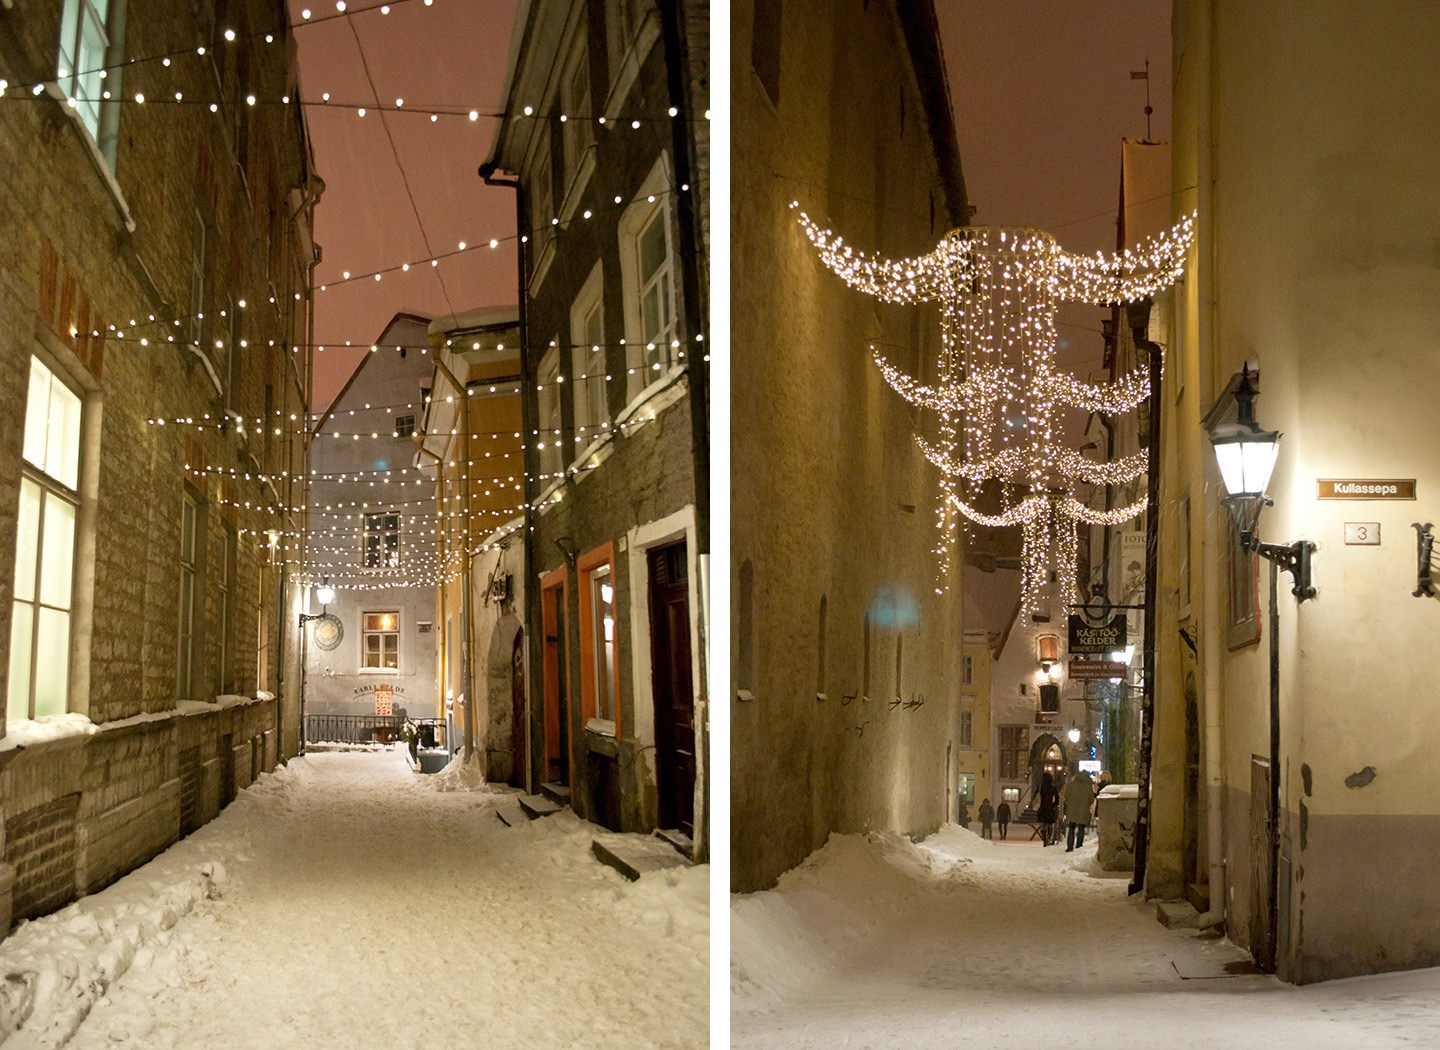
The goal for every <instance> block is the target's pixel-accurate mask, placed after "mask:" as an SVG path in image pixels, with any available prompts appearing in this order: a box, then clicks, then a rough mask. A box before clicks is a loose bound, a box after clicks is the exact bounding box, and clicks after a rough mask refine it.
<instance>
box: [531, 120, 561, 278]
mask: <svg viewBox="0 0 1440 1050" xmlns="http://www.w3.org/2000/svg"><path fill="white" fill-rule="evenodd" d="M527 167H528V169H529V171H530V179H529V186H528V187H527V189H528V191H529V200H530V222H531V224H532V226H533V227H534V228H533V229H532V230H530V257H531V258H532V259H534V260H535V265H534V269H533V270H532V271H531V277H530V283H531V293H532V294H533V293H534V292H535V290H537V289H538V288H539V287H540V282H541V281H542V280H543V279H544V277H545V274H546V273H547V272H548V271H549V269H550V257H551V253H549V252H547V249H549V248H551V247H552V246H553V243H554V240H555V228H554V223H553V222H552V220H553V219H554V218H555V214H556V204H555V168H554V164H553V159H552V156H551V153H550V131H549V122H548V121H543V120H541V121H536V131H535V148H534V151H533V152H532V153H531V155H530V163H529V164H528V165H527Z"/></svg>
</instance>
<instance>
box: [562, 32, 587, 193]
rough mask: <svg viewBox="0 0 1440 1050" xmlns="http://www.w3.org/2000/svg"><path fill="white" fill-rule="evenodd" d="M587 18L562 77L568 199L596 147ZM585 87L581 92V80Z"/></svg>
mask: <svg viewBox="0 0 1440 1050" xmlns="http://www.w3.org/2000/svg"><path fill="white" fill-rule="evenodd" d="M588 42H589V41H588V39H587V36H586V33H585V17H584V15H583V14H582V15H581V16H580V19H579V22H578V24H577V26H576V28H575V31H574V35H573V43H572V44H571V46H570V56H569V59H568V60H567V61H566V63H565V67H564V71H563V72H562V74H561V76H560V91H559V97H560V113H561V114H563V115H564V116H565V118H566V120H565V122H564V123H563V124H561V125H560V143H561V146H560V148H561V151H562V161H563V166H564V171H565V187H566V192H565V197H566V198H567V199H568V198H569V197H570V195H571V193H572V190H571V188H570V187H571V186H572V185H573V184H574V183H575V181H576V176H577V175H578V174H579V173H580V169H581V168H582V167H583V166H584V162H585V154H586V153H587V152H588V151H589V149H590V147H591V146H593V145H594V143H595V125H594V124H593V123H591V119H592V118H593V117H594V116H595V103H594V98H595V92H594V87H593V85H592V83H591V78H590V49H589V48H588V47H587V46H586V45H587V44H588ZM579 78H583V80H584V84H583V86H582V87H581V89H580V90H579V91H578V92H577V91H576V90H575V84H576V81H577V79H579Z"/></svg>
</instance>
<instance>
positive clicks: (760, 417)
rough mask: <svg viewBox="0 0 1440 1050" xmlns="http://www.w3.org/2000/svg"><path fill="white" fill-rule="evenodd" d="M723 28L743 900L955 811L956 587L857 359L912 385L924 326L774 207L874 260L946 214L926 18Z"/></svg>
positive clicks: (900, 406) (953, 208) (788, 16)
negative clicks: (807, 863)
mask: <svg viewBox="0 0 1440 1050" xmlns="http://www.w3.org/2000/svg"><path fill="white" fill-rule="evenodd" d="M731 17H732V23H731V87H732V116H731V121H732V125H733V126H734V127H735V128H736V129H737V134H736V136H735V142H734V149H733V158H734V174H733V183H732V200H733V202H734V206H733V208H732V222H731V260H732V273H731V281H732V285H731V287H732V295H731V300H732V301H731V325H732V339H731V342H732V347H733V360H732V364H731V370H730V371H731V382H732V387H731V403H732V405H733V406H734V409H733V419H734V421H733V423H732V433H733V438H732V442H731V461H730V462H731V486H732V495H731V515H732V525H731V579H730V581H729V586H730V589H731V596H732V597H731V627H730V629H731V667H732V670H731V675H732V685H733V687H734V698H733V699H734V704H733V706H732V709H731V710H732V716H731V791H730V807H731V808H730V819H731V844H732V845H731V884H732V887H733V888H734V889H735V890H737V891H751V890H758V889H762V888H765V887H768V886H770V885H773V884H774V882H775V879H776V878H777V877H778V876H779V875H780V874H781V873H782V872H784V871H785V870H787V869H789V868H792V867H794V866H795V865H797V864H799V863H800V862H801V861H802V860H804V858H805V857H806V856H807V855H808V854H809V853H811V852H812V851H814V850H816V849H818V848H819V847H821V846H823V845H824V844H825V840H826V838H827V837H828V836H829V835H830V834H831V833H832V832H860V831H866V830H891V831H897V832H902V833H906V834H916V835H918V834H924V833H927V832H930V831H934V830H935V829H936V828H938V827H939V826H940V824H941V823H943V822H944V821H946V820H947V819H951V820H953V819H954V817H955V815H956V799H955V785H956V784H957V783H958V772H959V766H958V764H957V762H958V757H957V756H958V754H959V751H960V748H959V740H958V733H959V729H960V724H961V719H960V714H961V710H962V704H961V696H962V691H963V686H962V684H961V682H962V656H963V636H962V619H963V617H962V581H961V574H960V572H959V571H958V569H957V571H955V572H954V573H953V575H952V576H951V578H949V579H945V580H937V578H936V559H935V557H934V556H933V554H932V551H933V549H934V547H935V545H936V539H937V536H936V526H935V514H934V512H933V507H934V504H935V499H936V494H937V493H938V491H939V485H938V473H937V472H936V471H935V470H934V469H933V468H932V467H930V465H929V464H928V463H927V462H926V460H925V459H924V457H923V456H922V455H921V454H920V453H919V451H918V450H917V449H916V447H915V442H914V440H913V436H912V435H913V434H914V432H915V431H916V429H917V426H918V425H919V423H920V420H919V418H918V417H917V414H916V413H915V412H914V411H913V410H911V409H909V408H908V407H907V406H906V405H905V404H904V403H903V402H902V401H901V399H900V398H899V397H897V396H896V395H895V394H894V393H893V391H891V390H890V389H889V388H888V387H887V386H886V385H885V382H884V380H883V379H882V377H881V375H880V373H879V371H878V370H877V369H876V368H875V366H874V365H873V364H872V363H871V362H870V350H869V347H870V345H871V344H884V345H885V346H886V347H887V350H886V354H887V356H888V357H889V358H890V360H891V361H893V362H895V363H896V364H897V365H898V366H899V367H902V368H904V369H905V370H906V371H908V372H911V373H912V374H921V375H924V374H931V373H927V372H926V370H925V367H926V366H925V365H923V364H922V363H921V362H922V361H925V360H927V359H929V360H933V357H932V355H933V354H934V353H935V352H936V348H937V347H938V345H939V321H938V317H937V316H936V313H935V311H934V310H930V309H926V308H917V307H899V306H890V305H883V304H879V303H878V301H877V300H874V299H871V298H868V297H866V296H863V295H861V294H859V293H857V292H854V291H851V290H850V289H848V288H847V287H846V286H845V285H844V283H843V282H841V281H840V280H839V279H837V278H836V277H835V276H834V274H832V273H830V272H828V271H827V270H825V268H824V267H823V266H822V265H821V263H820V262H819V260H818V259H817V258H816V256H815V253H814V251H813V249H812V247H811V245H810V242H809V241H808V240H807V238H806V237H805V234H804V232H803V230H802V229H801V227H800V225H799V224H798V223H797V222H796V221H795V215H796V213H795V211H793V210H792V209H791V207H790V205H791V202H792V201H799V202H800V204H801V206H802V207H803V208H804V209H805V210H806V211H807V212H808V213H809V214H810V215H812V216H815V217H816V218H817V219H818V220H820V221H822V222H824V223H825V224H826V225H833V227H834V228H835V229H836V230H837V231H838V232H840V233H841V234H842V235H843V236H844V238H845V240H846V242H847V243H849V244H853V245H855V246H856V247H857V248H858V249H860V250H863V251H866V252H875V253H878V254H880V255H883V256H886V257H890V258H899V257H906V256H912V255H915V254H918V253H920V252H923V251H925V250H928V249H929V248H930V247H932V246H933V245H934V244H935V242H936V241H938V240H939V239H940V237H941V236H942V235H943V234H944V233H945V232H947V231H948V230H949V229H951V228H953V227H955V226H959V225H963V224H966V223H968V221H969V209H968V204H967V200H966V196H965V187H964V180H963V178H962V175H961V171H960V157H959V148H958V146H957V144H956V139H955V129H954V121H953V118H952V115H951V111H950V104H949V91H948V88H947V86H946V83H945V75H944V62H943V58H942V56H941V53H940V44H939V39H938V33H937V29H936V25H935V11H934V7H933V5H931V4H929V3H918V4H908V3H905V4H902V3H894V2H890V0H868V2H867V0H796V2H787V3H785V4H784V5H783V7H782V5H778V4H766V3H760V2H751V0H741V2H737V3H735V4H734V5H733V6H732V10H731ZM740 129H743V133H742V132H741V131H740ZM937 590H943V591H944V593H943V594H941V593H937Z"/></svg>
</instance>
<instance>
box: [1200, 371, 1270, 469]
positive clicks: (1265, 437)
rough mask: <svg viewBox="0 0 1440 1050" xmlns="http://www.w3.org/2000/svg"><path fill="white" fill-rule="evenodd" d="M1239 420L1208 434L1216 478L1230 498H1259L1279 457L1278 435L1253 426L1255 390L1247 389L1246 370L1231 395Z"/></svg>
mask: <svg viewBox="0 0 1440 1050" xmlns="http://www.w3.org/2000/svg"><path fill="white" fill-rule="evenodd" d="M1235 401H1236V403H1237V404H1238V406H1239V416H1238V419H1237V420H1236V421H1235V422H1234V423H1225V424H1222V425H1220V426H1218V427H1216V428H1215V429H1214V430H1212V431H1211V432H1210V444H1211V445H1213V446H1214V447H1215V459H1216V461H1217V462H1218V463H1219V465H1220V477H1221V479H1222V480H1223V481H1224V482H1225V492H1226V494H1227V495H1230V496H1262V495H1264V494H1265V490H1266V488H1267V487H1269V485H1270V474H1271V472H1272V471H1274V469H1275V459H1276V457H1277V456H1279V454H1280V434H1279V432H1278V431H1275V430H1261V429H1260V426H1259V425H1258V424H1257V423H1256V422H1255V389H1254V388H1253V387H1252V386H1251V385H1250V372H1249V370H1248V369H1247V370H1246V371H1245V372H1244V373H1243V374H1242V376H1241V378H1240V389H1239V390H1237V391H1236V392H1235Z"/></svg>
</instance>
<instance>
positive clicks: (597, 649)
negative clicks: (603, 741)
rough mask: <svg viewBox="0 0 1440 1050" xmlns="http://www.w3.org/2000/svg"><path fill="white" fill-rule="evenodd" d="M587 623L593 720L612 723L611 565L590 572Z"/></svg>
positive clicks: (612, 635) (613, 633)
mask: <svg viewBox="0 0 1440 1050" xmlns="http://www.w3.org/2000/svg"><path fill="white" fill-rule="evenodd" d="M590 624H591V630H592V631H593V632H594V637H593V639H592V643H591V647H592V650H593V657H594V659H593V666H592V667H591V673H592V674H594V676H595V717H596V718H601V719H604V720H605V721H607V722H613V721H615V587H614V585H613V584H612V583H611V582H610V566H609V565H602V566H600V568H598V569H595V570H594V571H592V572H591V573H590Z"/></svg>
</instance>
